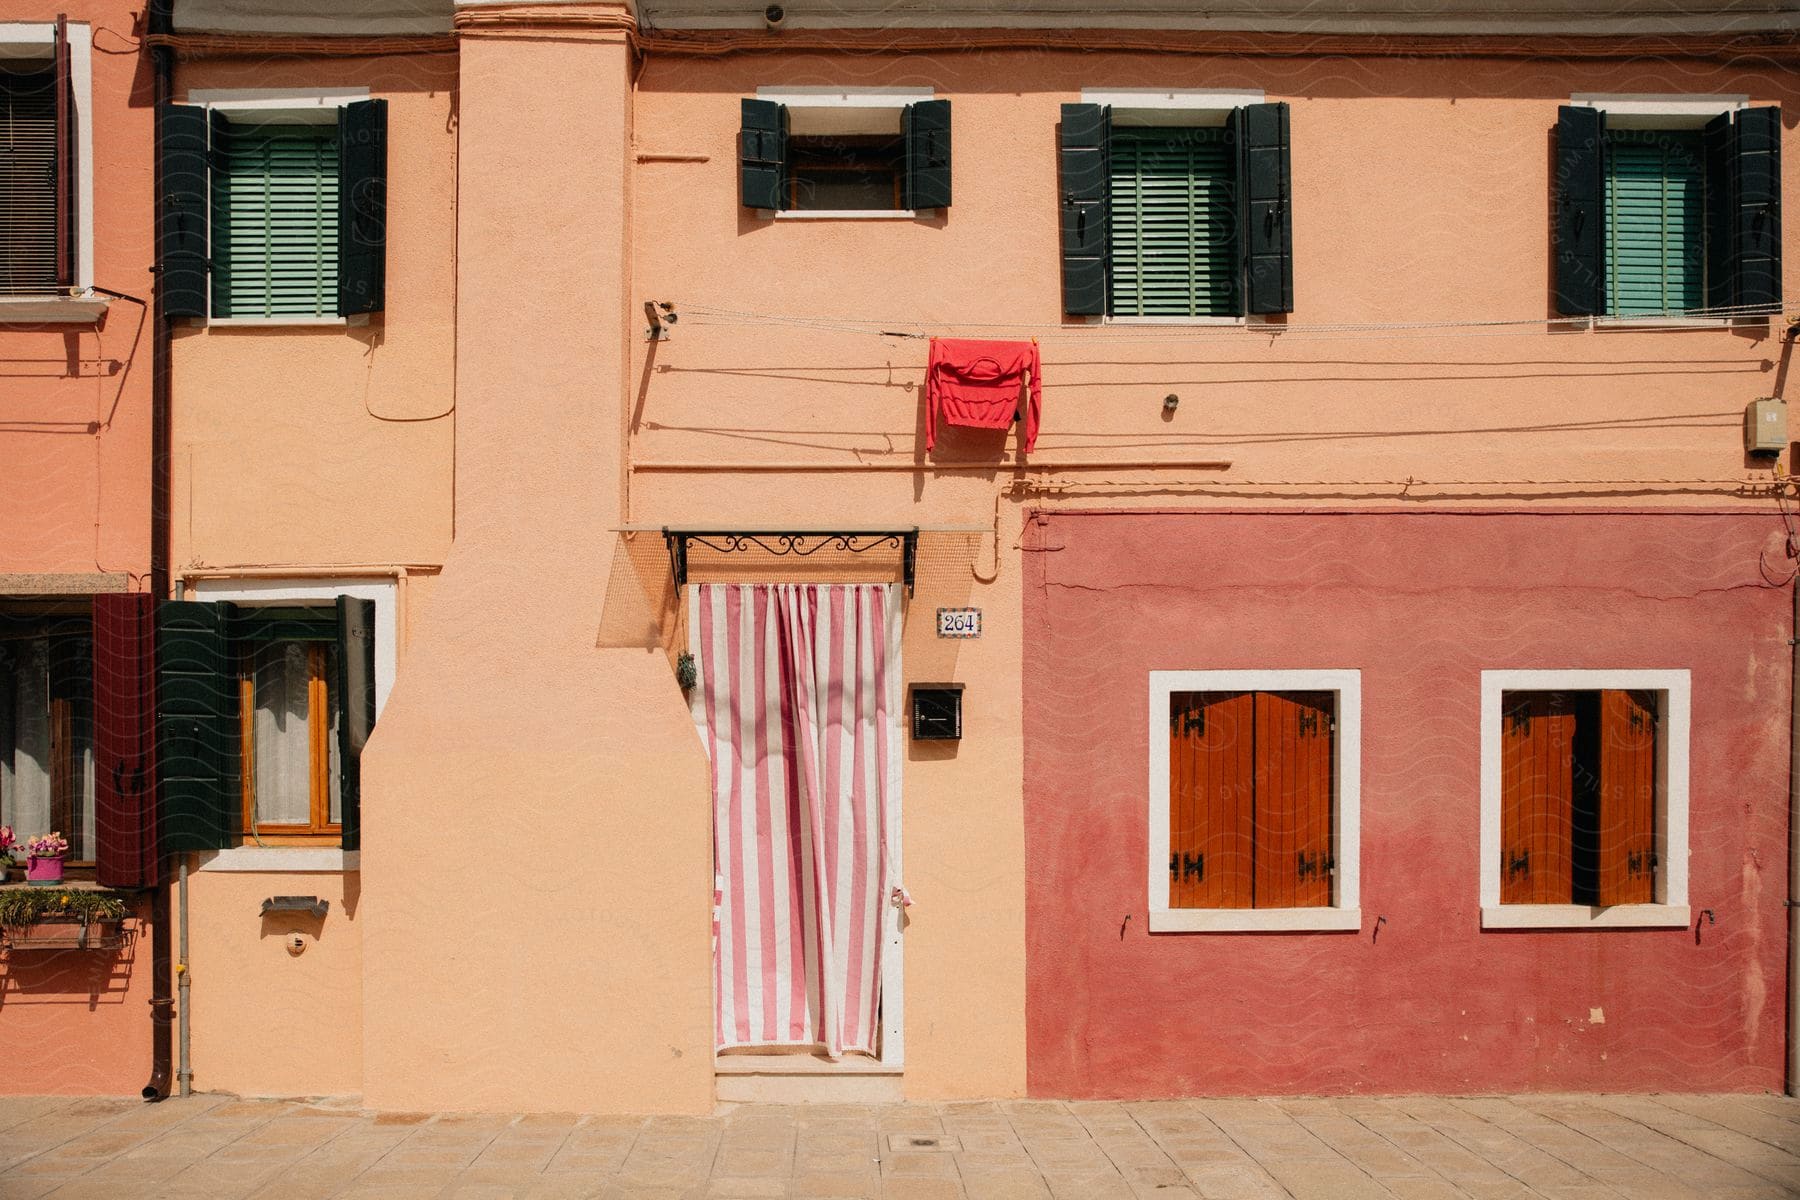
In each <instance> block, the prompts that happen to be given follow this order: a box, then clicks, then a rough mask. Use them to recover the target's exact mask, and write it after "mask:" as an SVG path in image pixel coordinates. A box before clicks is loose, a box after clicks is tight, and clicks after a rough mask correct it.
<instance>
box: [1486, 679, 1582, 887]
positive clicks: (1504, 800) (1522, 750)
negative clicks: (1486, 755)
mask: <svg viewBox="0 0 1800 1200" xmlns="http://www.w3.org/2000/svg"><path fill="white" fill-rule="evenodd" d="M1500 720H1501V729H1500V753H1501V760H1500V761H1501V799H1500V902H1501V903H1502V904H1568V903H1570V902H1571V900H1572V898H1573V895H1574V853H1573V846H1572V837H1573V824H1572V822H1573V816H1574V794H1575V793H1574V785H1575V779H1574V745H1575V713H1574V710H1573V709H1572V708H1571V707H1570V705H1569V704H1568V702H1567V700H1566V698H1565V697H1563V696H1561V695H1558V694H1555V693H1551V692H1512V693H1508V694H1507V697H1506V705H1505V711H1504V712H1503V713H1502V714H1501V718H1500Z"/></svg>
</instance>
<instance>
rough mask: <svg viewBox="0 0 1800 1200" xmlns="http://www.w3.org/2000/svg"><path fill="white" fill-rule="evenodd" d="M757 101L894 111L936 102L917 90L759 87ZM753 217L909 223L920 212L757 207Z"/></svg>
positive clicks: (929, 91)
mask: <svg viewBox="0 0 1800 1200" xmlns="http://www.w3.org/2000/svg"><path fill="white" fill-rule="evenodd" d="M756 98H757V99H758V100H768V101H771V102H772V103H775V104H781V105H785V106H787V107H788V108H869V109H896V108H905V107H906V106H907V105H909V104H917V103H919V102H920V101H921V100H935V99H937V93H936V92H935V91H933V90H932V89H931V88H918V87H759V88H757V89H756ZM756 215H757V216H759V217H765V218H773V219H775V220H777V221H912V220H916V219H917V218H918V215H919V212H918V210H917V209H912V208H842V209H828V208H818V209H808V210H806V211H803V212H797V211H794V210H792V209H785V208H784V209H781V210H779V211H776V210H774V209H767V208H759V209H757V210H756Z"/></svg>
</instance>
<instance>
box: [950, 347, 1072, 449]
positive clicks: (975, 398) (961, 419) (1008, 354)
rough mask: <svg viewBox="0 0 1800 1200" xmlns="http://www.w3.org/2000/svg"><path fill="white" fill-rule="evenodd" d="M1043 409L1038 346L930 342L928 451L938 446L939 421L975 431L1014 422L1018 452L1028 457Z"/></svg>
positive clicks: (1035, 440) (1002, 426)
mask: <svg viewBox="0 0 1800 1200" xmlns="http://www.w3.org/2000/svg"><path fill="white" fill-rule="evenodd" d="M1028 383H1029V387H1028V386H1027V384H1028ZM1043 403H1044V392H1043V371H1042V369H1041V363H1040V360H1039V358H1038V348H1037V343H1036V342H980V341H971V340H968V339H965V338H932V339H931V364H930V365H929V366H928V367H927V368H926V369H925V448H926V449H927V450H929V449H931V448H932V447H933V446H935V445H936V443H937V424H938V420H939V418H940V417H941V418H942V419H943V421H944V422H945V423H946V424H949V425H968V426H971V427H973V428H976V429H1005V428H1006V427H1007V426H1008V425H1010V424H1012V423H1013V420H1014V418H1018V419H1019V428H1020V437H1019V450H1020V452H1021V453H1025V454H1029V453H1030V452H1031V448H1032V446H1033V445H1035V444H1036V443H1037V432H1038V416H1039V414H1040V413H1041V412H1042V411H1043Z"/></svg>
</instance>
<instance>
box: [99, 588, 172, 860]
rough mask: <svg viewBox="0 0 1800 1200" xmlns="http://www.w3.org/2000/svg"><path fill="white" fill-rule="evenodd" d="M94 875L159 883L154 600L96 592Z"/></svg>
mask: <svg viewBox="0 0 1800 1200" xmlns="http://www.w3.org/2000/svg"><path fill="white" fill-rule="evenodd" d="M93 624H94V642H93V645H94V668H93V669H94V834H95V843H96V845H95V860H96V861H95V873H96V875H97V876H98V879H99V882H100V884H101V885H102V886H104V887H126V888H142V887H153V886H155V884H156V882H157V879H158V876H159V867H158V862H157V850H156V753H155V751H156V675H155V643H156V621H155V602H154V601H153V600H152V598H151V597H150V596H149V595H148V594H147V593H144V592H117V593H104V594H101V595H98V596H95V597H94V615H93Z"/></svg>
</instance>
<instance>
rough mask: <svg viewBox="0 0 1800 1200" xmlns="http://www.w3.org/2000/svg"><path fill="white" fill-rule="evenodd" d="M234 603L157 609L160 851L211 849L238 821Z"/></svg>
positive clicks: (170, 604) (177, 603)
mask: <svg viewBox="0 0 1800 1200" xmlns="http://www.w3.org/2000/svg"><path fill="white" fill-rule="evenodd" d="M231 618H232V606H231V605H229V604H223V603H213V604H209V603H199V602H194V601H174V600H169V601H164V602H162V603H161V604H159V605H158V606H157V609H156V774H157V784H158V790H159V794H160V806H161V809H162V812H161V830H162V846H163V851H164V853H170V854H181V853H187V852H189V851H195V850H216V849H219V848H221V847H223V846H226V845H228V844H229V843H230V842H231V840H232V839H233V838H234V837H235V835H236V833H237V830H238V829H239V828H240V827H241V824H242V817H243V796H242V793H241V791H240V790H239V788H240V782H239V778H240V777H239V771H240V760H241V758H242V747H241V741H240V738H241V714H240V712H239V706H240V701H239V697H238V687H237V679H236V672H235V670H234V663H233V658H232V653H231V641H230V637H229V632H228V631H229V628H230V622H231Z"/></svg>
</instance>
